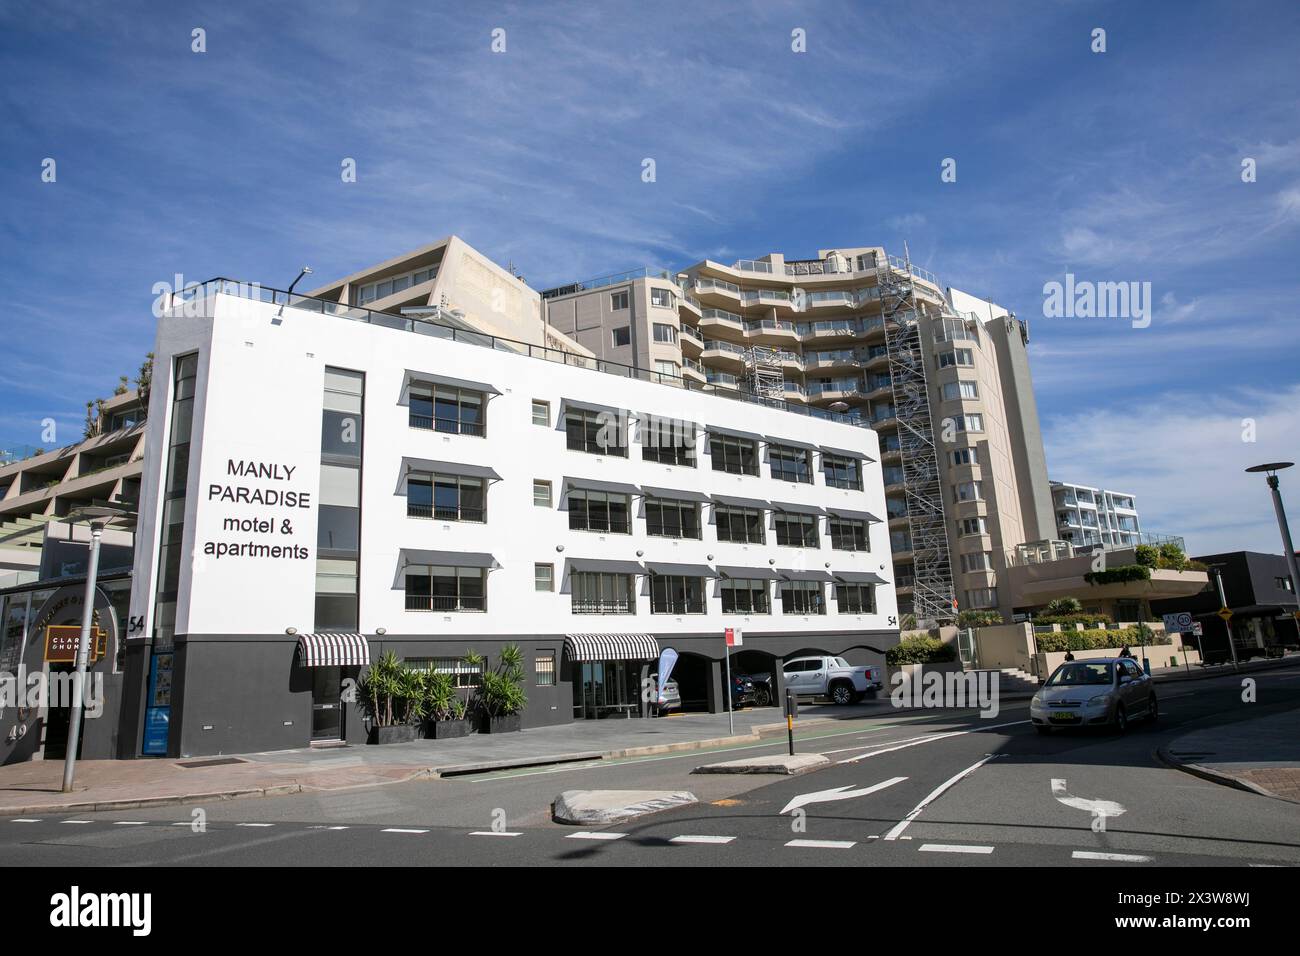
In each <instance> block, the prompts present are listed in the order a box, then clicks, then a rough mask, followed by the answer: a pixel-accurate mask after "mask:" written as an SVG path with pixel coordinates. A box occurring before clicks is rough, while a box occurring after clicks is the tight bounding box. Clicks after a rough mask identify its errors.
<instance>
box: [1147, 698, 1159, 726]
mask: <svg viewBox="0 0 1300 956" xmlns="http://www.w3.org/2000/svg"><path fill="white" fill-rule="evenodd" d="M1147 717H1148V718H1149V719H1150V721H1151V723H1153V724H1154V723H1155V722H1156V721H1157V720H1159V719H1160V701H1158V700H1156V695H1155V694H1152V695H1151V699H1150V700H1148V701H1147Z"/></svg>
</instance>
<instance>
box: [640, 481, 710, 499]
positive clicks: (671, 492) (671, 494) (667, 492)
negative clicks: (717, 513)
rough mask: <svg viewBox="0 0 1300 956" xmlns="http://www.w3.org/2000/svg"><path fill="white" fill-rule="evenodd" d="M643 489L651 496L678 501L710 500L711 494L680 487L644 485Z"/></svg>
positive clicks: (647, 495)
mask: <svg viewBox="0 0 1300 956" xmlns="http://www.w3.org/2000/svg"><path fill="white" fill-rule="evenodd" d="M641 490H642V491H643V492H645V494H646V497H649V498H674V499H676V500H677V501H700V502H704V501H708V500H709V496H708V495H706V494H704V493H703V492H699V491H685V490H683V489H680V488H651V487H650V486H649V485H642V486H641Z"/></svg>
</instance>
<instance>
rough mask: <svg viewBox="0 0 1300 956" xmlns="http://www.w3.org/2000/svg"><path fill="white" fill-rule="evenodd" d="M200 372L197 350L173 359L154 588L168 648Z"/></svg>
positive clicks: (162, 640) (161, 641) (157, 632)
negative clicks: (169, 420) (160, 528)
mask: <svg viewBox="0 0 1300 956" xmlns="http://www.w3.org/2000/svg"><path fill="white" fill-rule="evenodd" d="M198 374H199V356H198V353H197V352H194V353H191V354H190V355H181V356H177V357H176V358H174V359H173V360H172V399H171V403H172V404H171V428H170V431H169V434H168V436H167V440H168V448H167V474H166V477H165V479H164V485H163V496H164V497H163V505H162V508H163V527H162V539H161V540H160V541H159V543H158V544H159V547H158V580H157V582H156V587H155V590H154V612H153V628H154V640H155V642H156V643H157V645H158V646H160V647H170V646H171V644H172V638H173V636H174V632H175V624H176V621H175V614H176V596H177V592H178V591H179V590H180V575H181V554H182V551H183V548H184V545H183V544H182V541H183V539H184V537H185V493H186V489H187V488H188V485H189V471H190V431H191V426H192V424H193V421H194V391H195V384H196V382H197V380H198Z"/></svg>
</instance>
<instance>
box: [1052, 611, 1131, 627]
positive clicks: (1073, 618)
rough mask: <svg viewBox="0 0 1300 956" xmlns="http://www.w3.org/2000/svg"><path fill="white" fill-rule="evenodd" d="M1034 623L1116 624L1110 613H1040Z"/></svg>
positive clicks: (1068, 624)
mask: <svg viewBox="0 0 1300 956" xmlns="http://www.w3.org/2000/svg"><path fill="white" fill-rule="evenodd" d="M1032 623H1034V624H1061V625H1063V626H1066V627H1074V625H1076V624H1082V625H1084V626H1085V627H1087V626H1091V625H1096V624H1114V623H1115V622H1114V621H1113V620H1111V617H1110V615H1109V614H1085V613H1082V612H1081V613H1078V614H1040V615H1038V616H1037V617H1035V618H1034V619H1033V622H1032Z"/></svg>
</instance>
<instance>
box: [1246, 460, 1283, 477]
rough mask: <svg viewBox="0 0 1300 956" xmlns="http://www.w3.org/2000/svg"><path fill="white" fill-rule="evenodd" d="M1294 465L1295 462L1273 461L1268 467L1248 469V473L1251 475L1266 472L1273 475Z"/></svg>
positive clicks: (1257, 466)
mask: <svg viewBox="0 0 1300 956" xmlns="http://www.w3.org/2000/svg"><path fill="white" fill-rule="evenodd" d="M1294 464H1295V462H1293V461H1272V462H1269V463H1268V464H1267V465H1251V466H1250V467H1249V468H1247V469H1246V471H1248V472H1251V473H1258V472H1261V471H1266V472H1268V473H1269V474H1272V473H1273V472H1275V471H1281V470H1282V469H1283V468H1290V467H1291V466H1292V465H1294Z"/></svg>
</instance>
